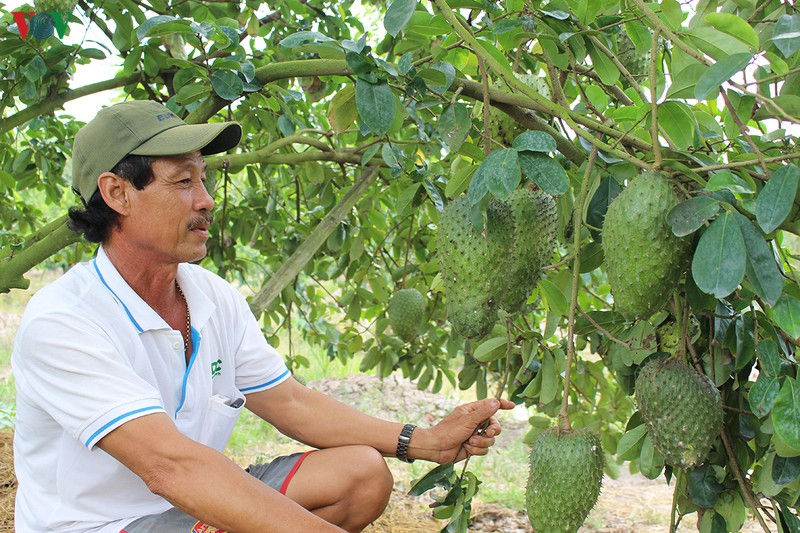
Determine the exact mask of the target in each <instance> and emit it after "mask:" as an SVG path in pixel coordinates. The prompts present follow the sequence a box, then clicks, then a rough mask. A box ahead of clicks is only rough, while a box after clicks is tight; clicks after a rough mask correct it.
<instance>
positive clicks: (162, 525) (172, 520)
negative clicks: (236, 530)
mask: <svg viewBox="0 0 800 533" xmlns="http://www.w3.org/2000/svg"><path fill="white" fill-rule="evenodd" d="M313 451H315V450H311V451H309V452H305V453H302V452H299V453H293V454H291V455H283V456H281V457H276V458H275V459H274V460H272V461H271V462H269V463H264V464H256V465H250V466H248V467H247V468H246V469H245V471H246V472H248V473H249V474H250V475H251V476H253V477H255V478H256V479H260V480H261V481H263V482H264V483H266V484H267V485H269V486H270V487H272V488H273V489H275V490H277V491H279V492H280V493H281V494H286V489H287V488H288V487H289V482H290V481H291V480H292V477H293V476H294V474H295V472H297V469H298V468H299V467H300V463H302V462H303V460H304V459H305V458H306V457H307V456H308V454H310V453H311V452H313ZM217 532H219V533H224V532H223V531H222V530H221V529H217V528H215V527H213V526H209V525H208V524H205V523H203V522H202V521H200V520H198V519H196V518H193V517H191V516H189V515H188V514H186V513H184V512H183V511H181V510H180V509H176V508H174V507H173V508H172V509H169V510H168V511H164V512H163V513H161V514H155V515H148V516H143V517H141V518H137V519H136V520H134V521H133V522H131V523H130V524H128V525H127V526H125V528H124V529H122V530H121V531H120V533H217Z"/></svg>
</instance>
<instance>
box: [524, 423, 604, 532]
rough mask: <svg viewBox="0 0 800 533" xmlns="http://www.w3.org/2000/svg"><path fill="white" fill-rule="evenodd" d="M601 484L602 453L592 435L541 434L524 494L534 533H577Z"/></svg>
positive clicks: (597, 441) (595, 500) (551, 432)
mask: <svg viewBox="0 0 800 533" xmlns="http://www.w3.org/2000/svg"><path fill="white" fill-rule="evenodd" d="M602 482H603V449H602V447H601V445H600V439H599V438H597V436H596V435H594V434H593V433H589V432H587V431H561V430H559V429H558V428H556V427H553V428H550V429H548V430H547V431H545V432H544V433H542V434H541V435H540V436H539V438H538V439H537V440H536V442H535V443H534V444H533V447H532V448H531V458H530V470H529V475H528V484H527V487H526V491H525V507H526V508H527V510H528V520H529V521H530V523H531V526H533V529H534V531H536V532H537V533H555V532H564V533H574V532H575V531H577V530H578V528H579V527H580V526H581V524H583V521H584V520H586V517H587V515H588V514H589V511H591V510H592V507H594V505H595V503H597V496H598V495H599V494H600V486H601V485H602Z"/></svg>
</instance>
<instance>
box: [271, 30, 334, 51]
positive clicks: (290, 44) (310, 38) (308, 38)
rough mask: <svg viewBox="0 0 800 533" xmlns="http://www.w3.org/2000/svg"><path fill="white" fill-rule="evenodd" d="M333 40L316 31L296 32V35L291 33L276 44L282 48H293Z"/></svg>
mask: <svg viewBox="0 0 800 533" xmlns="http://www.w3.org/2000/svg"><path fill="white" fill-rule="evenodd" d="M333 40H334V39H331V38H330V37H328V36H327V35H324V34H322V33H320V32H318V31H298V32H297V33H293V34H291V35H289V36H287V37H284V38H283V39H281V40H280V41H279V42H278V44H279V45H281V46H283V47H284V48H294V47H295V46H300V45H301V44H306V43H322V42H326V41H333Z"/></svg>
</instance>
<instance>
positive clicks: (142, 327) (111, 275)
mask: <svg viewBox="0 0 800 533" xmlns="http://www.w3.org/2000/svg"><path fill="white" fill-rule="evenodd" d="M92 266H93V269H94V270H95V273H96V274H97V276H98V277H99V278H100V281H101V283H102V284H103V285H105V287H106V289H108V290H109V291H110V292H111V293H112V294H113V295H114V298H115V299H116V300H117V301H118V302H119V303H120V305H122V307H123V309H124V310H125V313H126V314H127V315H128V318H129V319H130V321H131V323H132V325H133V327H134V328H136V330H137V331H138V332H139V333H141V332H143V331H149V330H158V329H172V328H171V327H170V325H169V324H167V322H166V321H165V320H164V319H163V318H161V316H160V315H159V314H158V313H156V312H155V311H154V310H153V308H152V307H150V306H149V305H148V304H147V302H145V301H144V300H142V298H141V297H140V296H139V295H138V294H136V291H134V290H133V289H132V288H131V286H130V285H128V282H126V281H125V279H124V278H123V277H122V276H121V275H120V273H119V272H118V271H117V268H116V267H115V266H114V264H113V263H112V262H111V260H110V259H109V258H108V255H107V254H106V252H105V250H104V249H103V246H102V245H101V246H100V247H98V249H97V256H96V257H95V258H94V259H93V260H92ZM190 268H191V267H190V266H189V265H187V264H185V263H181V264H179V265H178V274H177V279H178V283H179V284H180V286H181V290H182V291H183V294H184V296H185V297H186V303H187V305H188V306H189V314H190V316H191V321H192V327H193V328H194V329H196V330H198V331H200V330H201V329H202V327H203V326H204V325H205V323H206V322H207V321H208V319H209V317H210V316H211V313H212V312H213V311H214V309H215V307H216V306H215V305H214V303H213V302H212V301H211V300H210V299H209V298H208V296H206V294H205V293H204V292H203V291H202V290H201V289H200V287H198V286H197V284H196V283H195V282H194V280H193V279H192V276H191V273H190V272H189V269H190Z"/></svg>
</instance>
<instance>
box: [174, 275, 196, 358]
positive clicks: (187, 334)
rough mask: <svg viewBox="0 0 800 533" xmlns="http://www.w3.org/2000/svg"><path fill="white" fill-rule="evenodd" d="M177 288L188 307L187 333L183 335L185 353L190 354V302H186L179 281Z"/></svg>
mask: <svg viewBox="0 0 800 533" xmlns="http://www.w3.org/2000/svg"><path fill="white" fill-rule="evenodd" d="M175 288H176V289H178V294H180V296H181V299H182V300H183V304H184V305H185V306H186V331H185V332H184V333H183V335H182V336H183V351H184V352H186V353H189V339H191V338H192V318H191V316H189V302H187V301H186V296H184V294H183V291H182V290H181V286H180V285H178V280H177V279H176V280H175Z"/></svg>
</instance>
